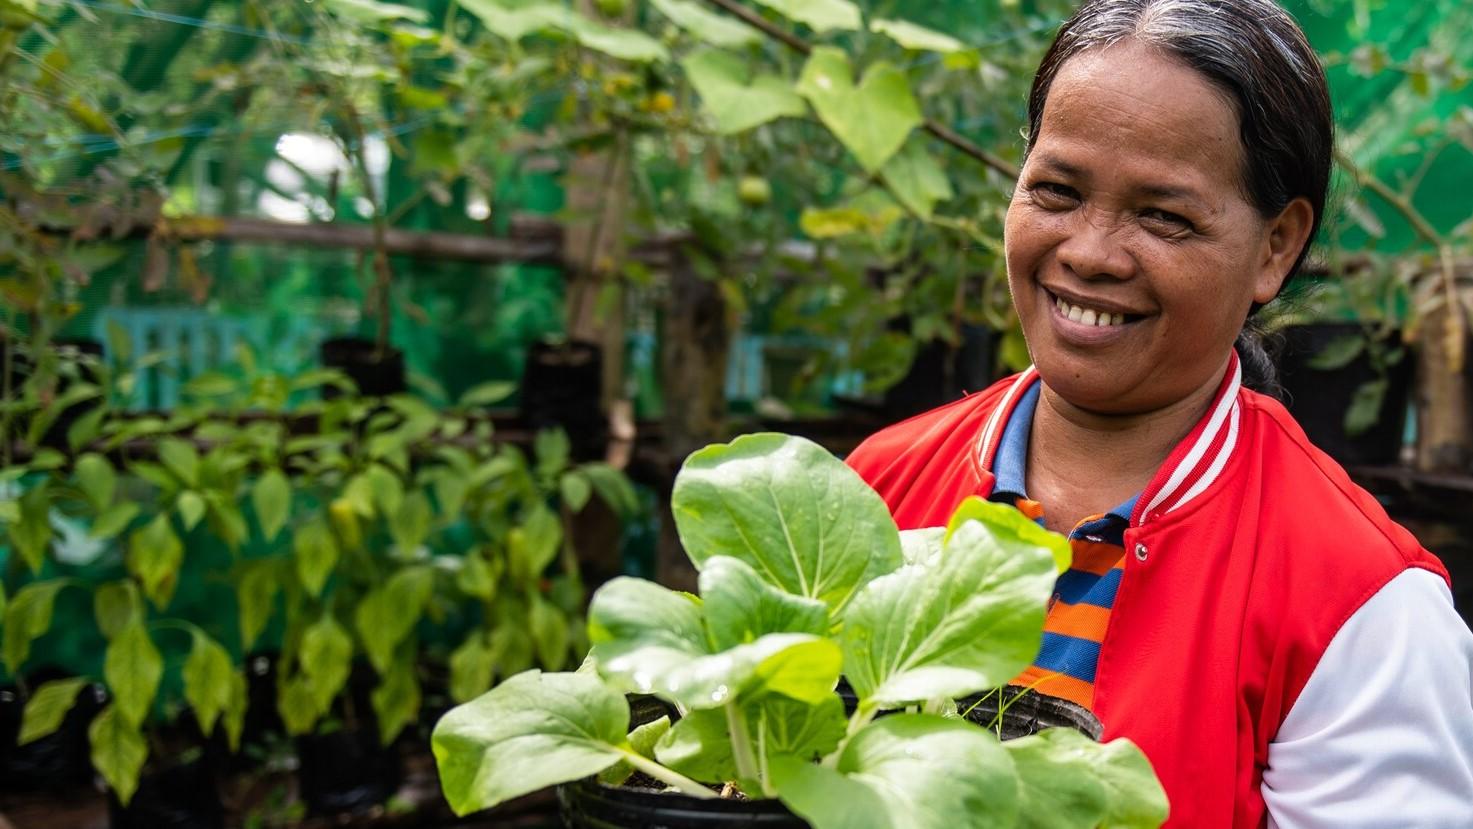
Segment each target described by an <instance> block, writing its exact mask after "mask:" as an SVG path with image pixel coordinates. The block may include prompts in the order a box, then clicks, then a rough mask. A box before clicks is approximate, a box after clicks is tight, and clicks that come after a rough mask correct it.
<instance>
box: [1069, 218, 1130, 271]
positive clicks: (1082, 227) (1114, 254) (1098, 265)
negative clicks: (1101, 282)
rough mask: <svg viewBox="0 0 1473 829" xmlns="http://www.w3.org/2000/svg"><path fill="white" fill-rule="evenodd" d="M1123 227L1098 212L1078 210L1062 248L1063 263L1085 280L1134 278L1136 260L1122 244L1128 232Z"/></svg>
mask: <svg viewBox="0 0 1473 829" xmlns="http://www.w3.org/2000/svg"><path fill="white" fill-rule="evenodd" d="M1122 224H1123V223H1122V222H1119V221H1117V220H1115V219H1114V218H1112V217H1110V216H1106V215H1104V214H1102V213H1101V212H1099V211H1097V210H1091V209H1088V208H1086V209H1084V210H1080V211H1078V212H1077V213H1076V214H1075V220H1074V221H1073V222H1072V223H1071V226H1070V228H1069V230H1068V235H1067V236H1066V237H1065V239H1064V241H1063V242H1062V243H1060V244H1059V246H1058V249H1057V254H1058V258H1059V263H1060V264H1062V265H1064V267H1066V268H1068V269H1069V270H1071V271H1073V272H1074V275H1075V276H1078V277H1079V278H1081V279H1096V278H1100V277H1107V278H1112V279H1128V278H1130V276H1131V275H1132V274H1134V272H1135V258H1134V257H1133V256H1131V255H1130V252H1129V251H1128V250H1127V249H1126V248H1125V246H1124V245H1123V244H1121V239H1120V236H1121V234H1123V233H1124V232H1126V228H1125V227H1122Z"/></svg>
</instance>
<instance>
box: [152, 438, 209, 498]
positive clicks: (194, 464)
mask: <svg viewBox="0 0 1473 829" xmlns="http://www.w3.org/2000/svg"><path fill="white" fill-rule="evenodd" d="M159 460H161V461H163V463H164V466H165V467H166V468H167V469H168V470H169V471H170V472H172V473H174V476H175V477H176V478H178V479H179V480H180V481H182V482H183V483H184V485H185V486H187V487H191V488H193V487H196V486H199V451H198V450H196V449H195V448H194V444H192V443H190V442H189V441H187V440H183V439H181V438H161V439H160V440H159Z"/></svg>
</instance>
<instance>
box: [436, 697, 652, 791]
mask: <svg viewBox="0 0 1473 829" xmlns="http://www.w3.org/2000/svg"><path fill="white" fill-rule="evenodd" d="M628 731H629V704H628V703H627V702H625V701H624V696H623V695H622V694H620V693H619V692H617V691H615V690H613V689H612V688H609V687H607V686H605V685H604V684H603V683H602V682H600V681H599V680H598V677H596V676H591V675H587V674H576V673H557V674H544V673H542V672H540V671H527V672H526V673H521V674H517V675H516V676H514V677H512V678H510V679H508V680H507V681H505V682H503V683H501V684H500V685H499V686H497V687H496V688H494V689H492V690H491V691H489V692H488V693H486V694H485V695H483V696H481V697H479V698H477V699H475V700H474V701H472V702H469V703H466V704H465V705H462V706H459V707H457V708H453V709H451V710H450V712H449V713H448V714H446V715H445V716H444V717H441V718H440V722H439V723H438V724H436V725H435V731H434V734H433V736H432V737H431V748H432V749H433V751H434V754H435V762H436V764H437V765H438V766H439V770H440V786H441V787H442V789H443V790H444V793H445V799H446V800H447V801H449V803H450V807H451V808H452V809H454V810H455V813H456V814H458V815H464V814H468V813H470V812H473V811H477V810H480V809H488V808H490V807H492V806H495V805H496V804H498V803H501V802H503V801H505V800H509V799H511V798H513V797H518V796H520V795H524V794H527V793H529V792H535V791H537V790H538V789H541V788H545V787H547V786H551V785H554V784H557V783H566V782H567V781H569V780H577V779H579V778H580V777H586V776H588V775H590V774H597V773H598V772H600V771H603V770H604V769H606V768H608V767H609V766H612V765H613V764H614V763H616V762H618V761H619V760H620V759H622V758H623V757H624V756H626V752H625V751H624V749H622V748H621V746H622V745H623V744H624V742H625V740H626V734H627V733H628Z"/></svg>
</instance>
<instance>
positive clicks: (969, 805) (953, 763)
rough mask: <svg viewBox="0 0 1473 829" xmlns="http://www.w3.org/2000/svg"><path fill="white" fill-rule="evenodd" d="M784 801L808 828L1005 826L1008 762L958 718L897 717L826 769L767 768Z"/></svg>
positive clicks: (874, 726) (1010, 813)
mask: <svg viewBox="0 0 1473 829" xmlns="http://www.w3.org/2000/svg"><path fill="white" fill-rule="evenodd" d="M770 768H771V771H772V780H773V783H774V784H775V785H776V787H777V790H778V793H779V795H780V796H781V797H782V800H783V802H784V803H786V804H788V806H789V807H791V808H792V810H793V811H794V812H797V813H798V814H799V815H800V816H802V817H803V818H804V819H806V820H807V821H808V822H809V823H811V824H812V825H813V827H814V829H841V828H842V829H851V827H876V829H878V827H906V828H907V829H953V827H955V826H957V825H958V823H957V821H958V819H959V816H962V815H965V816H966V821H967V825H971V826H1013V825H1014V821H1015V820H1016V818H1017V814H1018V792H1017V782H1016V775H1015V773H1014V770H1013V763H1012V760H1011V759H1010V757H1009V755H1008V753H1007V751H1005V750H1004V749H1003V747H1002V744H1001V743H999V742H998V741H997V738H995V737H993V736H992V734H990V733H989V732H987V731H986V730H984V729H981V728H978V727H976V726H975V725H972V724H971V723H968V722H966V721H964V720H952V719H943V718H941V717H936V716H931V715H928V714H898V715H895V716H891V717H883V718H881V719H878V720H876V721H874V722H872V723H870V724H869V725H867V726H865V727H864V728H863V729H861V730H860V731H859V732H858V733H856V734H855V735H854V737H853V738H852V739H850V741H849V743H848V745H846V746H845V747H844V751H843V752H842V753H841V754H840V755H839V759H838V764H837V766H836V767H834V768H829V767H827V766H821V765H815V764H813V763H805V762H802V761H799V760H797V759H794V758H792V757H786V756H784V757H776V758H773V759H772V761H771V762H770Z"/></svg>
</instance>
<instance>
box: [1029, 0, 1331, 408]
mask: <svg viewBox="0 0 1473 829" xmlns="http://www.w3.org/2000/svg"><path fill="white" fill-rule="evenodd" d="M1132 39H1133V40H1137V41H1139V42H1142V43H1146V44H1149V45H1151V46H1153V47H1155V48H1157V49H1159V50H1161V51H1162V52H1163V53H1165V54H1167V55H1170V56H1171V57H1173V58H1175V59H1177V60H1180V61H1181V62H1182V63H1183V64H1185V65H1187V66H1189V67H1191V68H1192V69H1195V70H1196V71H1197V72H1199V73H1201V75H1202V76H1203V77H1204V78H1206V79H1207V80H1208V81H1209V82H1211V83H1212V84H1214V85H1215V86H1217V87H1218V88H1219V89H1221V90H1222V91H1223V92H1224V93H1225V94H1226V95H1227V99H1228V100H1229V101H1230V102H1232V104H1233V106H1234V107H1235V109H1236V110H1237V114H1238V123H1239V138H1240V139H1241V141H1242V146H1243V158H1244V165H1243V171H1242V178H1243V193H1244V195H1245V196H1247V198H1248V199H1249V200H1250V201H1251V202H1252V203H1253V205H1254V206H1255V207H1256V208H1257V209H1258V211H1259V212H1260V213H1261V214H1262V215H1263V216H1264V217H1265V218H1271V217H1274V216H1277V215H1278V214H1279V213H1280V212H1282V211H1283V209H1284V208H1285V207H1287V206H1288V205H1289V202H1291V201H1293V200H1294V199H1296V198H1300V197H1303V198H1305V199H1307V200H1308V201H1309V203H1310V206H1311V207H1313V209H1314V220H1313V224H1312V225H1311V227H1310V233H1309V238H1308V241H1307V242H1306V243H1305V245H1304V250H1302V251H1300V252H1299V258H1298V259H1296V260H1295V261H1294V266H1293V267H1292V268H1290V269H1289V273H1288V274H1286V275H1285V279H1284V283H1283V286H1287V285H1288V284H1289V282H1290V281H1292V280H1293V279H1294V278H1295V276H1297V275H1298V273H1299V270H1300V268H1301V267H1302V266H1303V264H1304V260H1305V258H1306V257H1307V256H1308V254H1309V249H1310V245H1311V244H1312V243H1313V241H1314V238H1315V235H1316V234H1317V233H1318V232H1319V229H1320V224H1321V221H1322V220H1323V218H1324V212H1325V199H1326V196H1327V194H1328V191H1329V186H1330V166H1331V160H1332V157H1333V154H1334V140H1335V138H1334V121H1333V117H1332V115H1331V110H1330V91H1329V86H1328V84H1327V83H1326V81H1325V71H1324V68H1323V67H1321V66H1320V62H1319V59H1318V58H1317V57H1316V56H1315V53H1314V50H1313V49H1311V48H1310V45H1309V41H1308V40H1307V39H1306V38H1305V36H1304V32H1303V31H1302V30H1300V28H1299V24H1297V23H1295V22H1294V18H1292V17H1290V16H1289V13H1288V12H1286V11H1284V10H1283V9H1282V8H1280V7H1279V5H1278V4H1277V3H1275V2H1273V0H1085V3H1084V4H1083V5H1081V6H1080V7H1079V10H1078V11H1076V12H1075V13H1074V16H1073V17H1071V18H1069V20H1068V21H1066V22H1065V23H1064V25H1063V27H1062V28H1060V29H1059V33H1058V35H1056V36H1055V37H1054V42H1053V45H1051V46H1050V47H1049V50H1048V52H1047V53H1046V54H1045V55H1044V56H1043V62H1042V63H1041V64H1039V67H1038V73H1037V74H1036V75H1034V76H1033V89H1032V91H1031V92H1030V93H1029V96H1028V149H1029V150H1032V148H1033V145H1034V143H1035V142H1037V141H1038V133H1039V129H1040V128H1041V126H1042V123H1043V107H1044V102H1045V101H1046V100H1047V99H1048V93H1049V89H1050V88H1051V87H1052V86H1053V82H1054V78H1055V77H1056V76H1057V75H1058V73H1059V69H1060V68H1061V67H1063V65H1064V64H1065V63H1067V62H1068V61H1069V59H1070V58H1072V57H1074V56H1076V55H1078V54H1080V53H1082V52H1085V51H1088V50H1092V49H1099V48H1104V47H1107V46H1111V45H1114V44H1116V43H1119V42H1121V41H1125V40H1132ZM1282 290H1283V287H1282V286H1281V288H1280V292H1281V293H1282ZM1258 308H1259V306H1257V305H1254V306H1253V309H1252V310H1251V311H1250V312H1249V314H1250V316H1251V315H1252V314H1254V313H1257V311H1258ZM1256 340H1257V338H1256V337H1255V336H1254V334H1253V330H1252V327H1251V326H1246V327H1245V328H1244V333H1243V335H1241V336H1240V337H1239V339H1238V347H1239V349H1240V351H1245V352H1247V351H1253V352H1255V353H1253V354H1248V353H1244V360H1243V362H1244V370H1245V372H1249V371H1250V369H1253V368H1258V367H1263V366H1268V367H1270V368H1271V364H1270V363H1269V362H1268V360H1267V358H1266V357H1265V356H1264V355H1263V348H1262V346H1261V345H1260V344H1259V343H1258V342H1257V341H1256ZM1253 373H1254V374H1256V373H1257V372H1256V371H1254V372H1253ZM1254 379H1256V378H1254ZM1264 381H1265V382H1267V383H1270V384H1271V382H1272V378H1271V376H1270V377H1269V378H1264ZM1262 384H1263V383H1259V385H1262ZM1250 385H1253V384H1252V383H1250Z"/></svg>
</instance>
